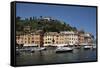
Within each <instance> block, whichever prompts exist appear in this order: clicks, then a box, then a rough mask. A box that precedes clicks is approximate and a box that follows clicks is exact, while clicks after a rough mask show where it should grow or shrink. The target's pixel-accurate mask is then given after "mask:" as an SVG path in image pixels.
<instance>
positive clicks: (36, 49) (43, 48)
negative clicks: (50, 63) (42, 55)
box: [34, 47, 46, 51]
mask: <svg viewBox="0 0 100 68" xmlns="http://www.w3.org/2000/svg"><path fill="white" fill-rule="evenodd" d="M34 50H35V51H42V50H46V48H45V47H38V48H34Z"/></svg>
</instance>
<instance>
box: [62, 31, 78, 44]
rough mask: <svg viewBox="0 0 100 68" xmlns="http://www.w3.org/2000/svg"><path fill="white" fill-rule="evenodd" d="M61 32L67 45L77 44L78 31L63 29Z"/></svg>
mask: <svg viewBox="0 0 100 68" xmlns="http://www.w3.org/2000/svg"><path fill="white" fill-rule="evenodd" d="M61 33H64V34H65V35H66V39H67V44H68V45H78V32H74V31H64V32H61Z"/></svg>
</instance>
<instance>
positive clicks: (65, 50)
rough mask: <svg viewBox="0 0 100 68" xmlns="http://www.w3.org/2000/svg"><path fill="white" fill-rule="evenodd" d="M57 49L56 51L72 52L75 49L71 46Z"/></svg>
mask: <svg viewBox="0 0 100 68" xmlns="http://www.w3.org/2000/svg"><path fill="white" fill-rule="evenodd" d="M55 51H56V53H62V52H71V51H73V48H71V47H57V49H56V50H55Z"/></svg>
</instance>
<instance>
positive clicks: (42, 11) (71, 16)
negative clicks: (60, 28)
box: [16, 3, 96, 36]
mask: <svg viewBox="0 0 100 68" xmlns="http://www.w3.org/2000/svg"><path fill="white" fill-rule="evenodd" d="M16 16H20V17H22V18H28V17H33V16H37V17H39V16H51V17H53V18H55V19H59V20H61V21H65V22H66V23H68V24H70V25H71V26H75V27H76V28H77V29H79V30H80V29H84V30H85V32H89V33H92V34H93V35H94V36H96V8H95V7H79V6H59V5H43V4H29V3H17V5H16Z"/></svg>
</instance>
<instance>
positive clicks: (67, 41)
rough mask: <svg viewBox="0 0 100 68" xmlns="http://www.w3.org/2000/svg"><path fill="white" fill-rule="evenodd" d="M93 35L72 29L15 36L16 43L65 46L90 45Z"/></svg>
mask: <svg viewBox="0 0 100 68" xmlns="http://www.w3.org/2000/svg"><path fill="white" fill-rule="evenodd" d="M93 40H94V38H93V35H91V34H90V33H79V32H74V31H62V32H59V33H58V32H46V33H44V34H43V33H42V32H33V33H30V34H23V35H18V36H16V42H17V44H24V46H67V45H71V46H73V45H92V44H93Z"/></svg>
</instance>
